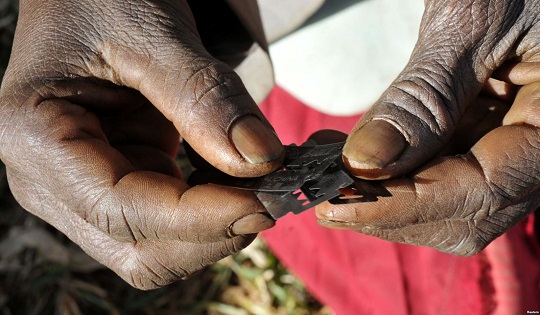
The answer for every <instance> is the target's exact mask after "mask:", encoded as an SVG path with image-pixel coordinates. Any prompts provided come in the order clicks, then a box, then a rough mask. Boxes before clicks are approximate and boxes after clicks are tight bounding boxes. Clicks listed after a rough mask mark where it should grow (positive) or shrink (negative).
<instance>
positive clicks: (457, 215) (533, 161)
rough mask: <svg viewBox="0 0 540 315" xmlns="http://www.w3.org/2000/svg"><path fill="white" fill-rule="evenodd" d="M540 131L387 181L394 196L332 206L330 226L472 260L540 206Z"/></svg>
mask: <svg viewBox="0 0 540 315" xmlns="http://www.w3.org/2000/svg"><path fill="white" fill-rule="evenodd" d="M539 139H540V130H538V129H537V128H533V127H530V126H505V127H500V128H497V129H495V130H494V131H492V132H490V133H489V134H487V135H486V136H485V137H484V138H482V139H481V140H480V141H479V142H478V143H477V144H476V145H475V146H474V147H473V148H472V150H471V152H470V153H469V154H467V155H464V156H461V157H449V158H441V159H438V160H436V161H435V162H433V163H431V164H429V165H428V166H426V167H425V168H423V169H422V170H420V171H419V172H418V173H417V174H415V175H413V176H412V177H410V178H404V179H394V180H389V181H387V182H384V183H385V184H384V185H385V186H386V187H387V189H388V190H389V191H390V193H391V194H392V197H388V198H381V199H380V200H379V201H377V202H373V203H357V204H350V205H330V204H324V205H322V206H321V207H319V208H318V209H317V216H318V217H319V219H320V220H322V221H323V222H322V223H323V225H326V226H329V227H339V228H347V229H356V230H359V231H361V232H364V233H366V234H371V235H375V236H378V237H381V238H384V239H387V240H391V241H397V242H404V243H409V244H414V245H423V246H430V247H434V248H437V249H439V250H441V251H444V252H450V253H454V254H459V255H471V254H474V253H477V252H478V251H480V250H481V249H483V248H484V247H485V246H486V245H487V244H489V242H491V241H492V240H493V239H495V238H496V237H497V236H499V235H500V234H502V233H503V232H505V231H506V230H507V229H509V228H510V227H511V226H513V225H514V224H516V223H517V222H519V221H520V220H521V219H523V218H524V217H525V216H526V215H527V214H528V213H530V212H532V211H533V210H534V209H536V208H537V207H538V206H540V191H539V190H538V187H539V186H538V185H539V184H540V168H539V167H538V165H540V164H539V162H540V141H539Z"/></svg>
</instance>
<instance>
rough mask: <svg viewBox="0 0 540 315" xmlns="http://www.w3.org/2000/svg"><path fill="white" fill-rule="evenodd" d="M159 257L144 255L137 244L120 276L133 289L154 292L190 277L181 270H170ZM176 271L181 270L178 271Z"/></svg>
mask: <svg viewBox="0 0 540 315" xmlns="http://www.w3.org/2000/svg"><path fill="white" fill-rule="evenodd" d="M158 259H159V258H158V257H153V256H149V255H142V254H141V253H140V252H139V251H138V249H137V244H135V245H134V246H133V254H132V255H131V256H130V257H129V258H128V259H125V260H123V262H122V264H121V265H120V266H119V269H118V274H119V275H120V276H121V277H122V278H123V279H124V280H125V281H126V282H127V283H129V284H130V285H131V286H132V287H134V288H136V289H139V290H153V289H158V288H161V287H164V286H166V285H168V284H170V283H172V282H175V281H177V280H180V279H182V278H184V277H186V276H187V275H188V273H187V272H186V271H185V270H183V269H181V268H174V269H173V268H170V267H167V266H164V265H162V264H161V263H160V262H159V261H158ZM176 269H180V271H177V270H176Z"/></svg>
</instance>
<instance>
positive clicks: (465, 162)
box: [317, 0, 540, 255]
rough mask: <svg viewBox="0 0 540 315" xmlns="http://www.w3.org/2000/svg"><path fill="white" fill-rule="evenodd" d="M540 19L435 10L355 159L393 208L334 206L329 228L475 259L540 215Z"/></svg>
mask: <svg viewBox="0 0 540 315" xmlns="http://www.w3.org/2000/svg"><path fill="white" fill-rule="evenodd" d="M539 18H540V1H529V0H522V1H514V0H492V1H489V0H474V1H473V0H466V1H457V0H440V1H436V0H431V1H426V10H425V13H424V16H423V20H422V24H421V30H420V37H419V40H418V42H417V45H416V47H415V49H414V52H413V54H412V57H411V60H410V62H409V63H408V65H407V66H406V68H405V69H404V71H403V72H402V73H401V74H400V75H399V77H398V78H397V79H396V80H395V82H394V83H393V84H392V85H391V87H390V88H389V89H388V90H387V91H386V92H385V93H384V94H383V95H382V97H381V98H380V99H379V100H378V101H377V103H376V104H375V105H374V107H373V108H372V109H371V110H370V111H369V112H368V113H367V114H366V115H365V116H363V117H362V119H361V120H360V121H359V122H358V124H357V125H356V127H355V128H354V129H353V131H352V133H351V134H350V135H349V137H348V140H347V144H346V146H345V148H344V161H345V162H346V164H347V165H348V166H349V168H350V169H351V170H352V171H353V173H355V174H356V175H357V176H359V177H361V178H367V179H387V178H394V179H390V180H387V181H385V182H384V183H385V186H386V187H387V188H388V189H389V191H390V192H391V193H392V195H393V197H390V198H381V200H380V201H378V202H375V203H363V204H353V205H346V206H345V205H343V206H332V205H329V204H326V205H323V206H321V207H319V208H318V209H317V215H318V217H319V219H320V223H321V224H323V225H324V226H328V227H333V228H339V229H353V230H357V231H359V232H362V233H365V234H369V235H374V236H377V237H380V238H383V239H386V240H390V241H396V242H403V243H408V244H414V245H422V246H429V247H433V248H436V249H438V250H440V251H443V252H448V253H453V254H458V255H472V254H475V253H477V252H479V251H480V250H482V249H483V248H484V247H485V246H487V245H488V244H489V243H490V242H491V241H493V240H494V239H495V238H496V237H498V236H500V235H501V234H502V233H504V232H505V231H506V230H508V229H509V228H510V227H512V226H513V225H515V224H516V223H517V222H519V221H520V220H522V219H523V218H524V217H526V216H527V215H528V214H529V213H531V212H533V211H534V210H535V209H537V208H538V207H539V205H540V192H539V187H540V186H539V185H540V129H539V127H540V113H539V110H538V109H539V103H538V99H539V98H540V22H539ZM466 113H467V114H466ZM373 121H374V122H373ZM370 122H371V123H370ZM368 124H369V125H368ZM456 149H460V150H457V151H456ZM463 149H465V150H463ZM469 149H470V150H469ZM456 152H458V153H462V154H461V155H457V156H456V155H451V154H452V153H456ZM444 155H446V156H444ZM410 172H412V175H407V176H405V177H399V176H401V175H404V174H410Z"/></svg>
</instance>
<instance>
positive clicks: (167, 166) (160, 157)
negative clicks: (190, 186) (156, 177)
mask: <svg viewBox="0 0 540 315" xmlns="http://www.w3.org/2000/svg"><path fill="white" fill-rule="evenodd" d="M115 149H116V150H118V152H120V153H121V154H122V155H123V156H125V157H126V159H127V160H128V161H129V163H130V164H131V165H132V166H133V168H134V169H135V170H136V171H149V172H154V173H160V174H163V175H167V176H172V177H175V178H178V179H182V172H181V170H180V168H179V166H178V164H176V161H175V160H174V159H173V158H171V156H170V155H169V154H167V153H165V152H163V151H161V150H159V149H156V148H154V147H151V146H145V145H121V146H116V147H115Z"/></svg>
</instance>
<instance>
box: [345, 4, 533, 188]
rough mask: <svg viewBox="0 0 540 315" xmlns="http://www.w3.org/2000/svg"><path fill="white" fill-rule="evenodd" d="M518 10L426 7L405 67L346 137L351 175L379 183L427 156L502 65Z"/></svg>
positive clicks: (522, 23)
mask: <svg viewBox="0 0 540 315" xmlns="http://www.w3.org/2000/svg"><path fill="white" fill-rule="evenodd" d="M522 11H523V8H522V7H521V6H520V5H517V3H515V2H510V1H504V2H503V1H474V0H466V1H454V0H446V1H428V2H427V4H426V9H425V12H424V16H423V18H422V24H421V29H420V34H419V39H418V42H417V44H416V46H415V49H414V51H413V53H412V56H411V59H410V61H409V63H408V65H407V66H406V68H405V69H404V70H403V72H402V73H401V74H400V75H399V76H398V78H397V79H396V80H395V81H394V82H393V83H392V85H391V86H390V88H389V89H388V90H387V91H386V92H385V93H384V94H383V95H382V96H381V98H380V99H379V100H378V101H377V102H376V104H374V106H373V107H372V108H371V109H370V111H369V112H368V113H366V114H365V115H364V116H363V117H362V119H361V120H360V121H359V122H358V123H357V125H356V126H355V128H354V129H353V130H352V132H351V134H350V135H349V138H348V140H347V143H346V145H345V147H344V150H343V155H344V161H345V163H346V165H347V166H348V167H349V168H350V169H351V171H352V172H353V173H354V174H355V175H357V176H359V177H362V178H367V179H385V178H389V177H393V176H399V175H403V174H406V173H409V172H411V171H413V170H414V169H416V168H417V167H419V166H420V165H422V164H424V163H425V162H426V161H428V160H429V159H431V158H432V157H434V156H435V155H436V154H437V153H438V152H439V151H440V150H441V149H442V148H443V146H444V145H445V144H446V143H447V142H448V140H449V138H450V137H451V136H452V134H453V132H454V130H455V128H456V126H457V124H458V123H459V121H460V119H461V117H462V115H463V113H464V112H465V109H466V108H467V106H468V104H469V103H470V102H471V101H472V100H473V99H474V98H475V97H476V96H477V95H478V93H479V92H480V90H481V89H482V86H483V85H484V83H485V82H486V81H487V80H488V79H489V78H490V76H491V74H492V73H493V71H494V70H495V69H496V68H498V67H499V66H500V65H501V64H502V63H503V62H504V61H505V60H506V59H507V58H508V56H509V53H510V51H511V50H512V47H513V45H514V43H515V42H516V41H517V40H518V39H519V37H520V35H521V33H520V30H521V29H525V28H526V24H527V23H529V22H527V21H526V19H525V18H523V17H522V16H521V12H522ZM525 11H526V10H525ZM488 14H489V15H488Z"/></svg>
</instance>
